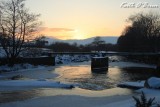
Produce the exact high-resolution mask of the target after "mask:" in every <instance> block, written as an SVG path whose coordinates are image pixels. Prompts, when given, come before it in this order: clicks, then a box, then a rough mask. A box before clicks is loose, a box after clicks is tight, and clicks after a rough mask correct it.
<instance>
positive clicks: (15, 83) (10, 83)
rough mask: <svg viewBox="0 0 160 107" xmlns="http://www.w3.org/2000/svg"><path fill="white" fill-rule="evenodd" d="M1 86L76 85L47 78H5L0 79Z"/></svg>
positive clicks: (48, 86) (57, 86) (50, 86)
mask: <svg viewBox="0 0 160 107" xmlns="http://www.w3.org/2000/svg"><path fill="white" fill-rule="evenodd" d="M0 87H3V88H4V87H10V88H12V87H18V88H24V87H27V88H74V85H71V84H63V83H60V82H54V81H47V80H5V81H0Z"/></svg>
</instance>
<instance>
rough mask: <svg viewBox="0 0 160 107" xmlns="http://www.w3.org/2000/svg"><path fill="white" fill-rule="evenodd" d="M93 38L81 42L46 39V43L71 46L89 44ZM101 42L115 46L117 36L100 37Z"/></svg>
mask: <svg viewBox="0 0 160 107" xmlns="http://www.w3.org/2000/svg"><path fill="white" fill-rule="evenodd" d="M94 38H95V37H92V38H88V39H82V40H77V39H70V40H60V39H57V38H54V37H47V39H46V40H47V41H48V42H49V44H51V43H53V42H65V43H69V44H73V43H75V42H76V43H77V44H79V45H80V44H83V45H86V44H89V43H91V42H92V41H93V40H94ZM101 39H102V40H104V41H105V42H106V43H111V44H116V43H117V39H118V37H117V36H102V37H101Z"/></svg>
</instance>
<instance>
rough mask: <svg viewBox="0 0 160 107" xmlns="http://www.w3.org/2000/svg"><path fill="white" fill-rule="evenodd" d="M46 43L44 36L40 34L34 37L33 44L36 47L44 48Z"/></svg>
mask: <svg viewBox="0 0 160 107" xmlns="http://www.w3.org/2000/svg"><path fill="white" fill-rule="evenodd" d="M47 44H48V41H47V40H46V37H45V36H40V37H37V38H36V39H35V46H36V47H38V48H44V47H45V46H46V45H47Z"/></svg>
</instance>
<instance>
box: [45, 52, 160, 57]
mask: <svg viewBox="0 0 160 107" xmlns="http://www.w3.org/2000/svg"><path fill="white" fill-rule="evenodd" d="M98 54H102V55H103V56H160V52H157V53H141V52H134V53H133V52H132V53H131V52H49V53H48V55H98Z"/></svg>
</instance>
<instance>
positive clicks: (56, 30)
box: [26, 0, 160, 40]
mask: <svg viewBox="0 0 160 107" xmlns="http://www.w3.org/2000/svg"><path fill="white" fill-rule="evenodd" d="M26 7H28V8H29V9H30V11H31V12H34V13H39V14H41V16H40V21H42V25H41V27H40V29H39V30H40V33H41V34H42V35H46V36H52V37H55V38H58V39H63V40H66V39H86V38H90V37H95V36H120V35H121V33H122V31H123V29H124V28H125V27H126V26H127V22H126V20H127V18H128V17H129V16H130V15H133V14H135V13H138V12H149V11H154V12H158V11H160V1H159V0H26Z"/></svg>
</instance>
